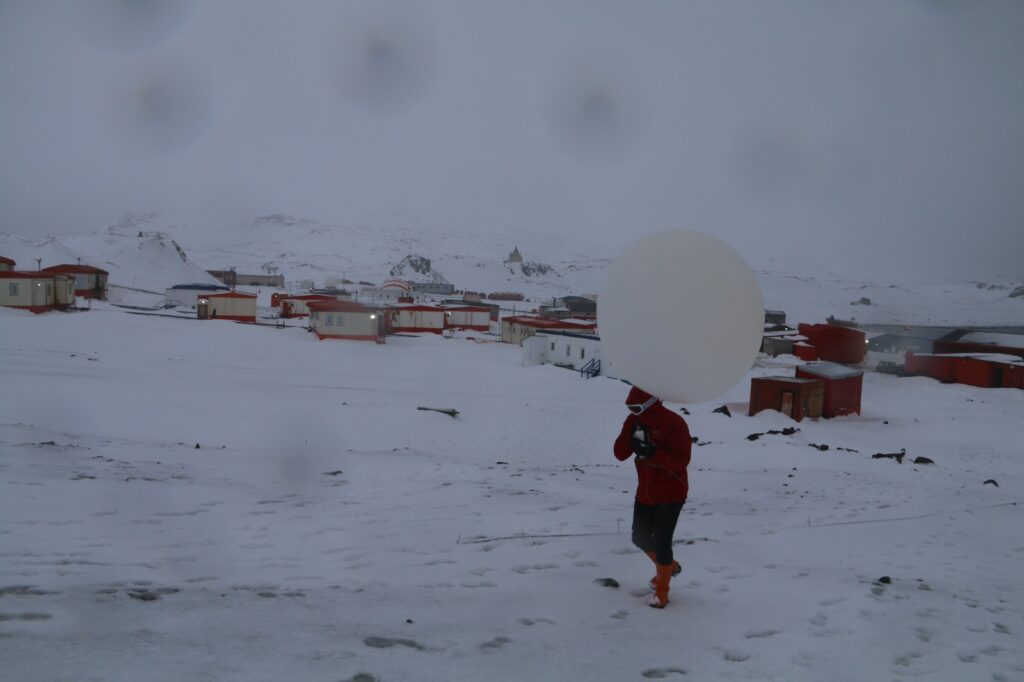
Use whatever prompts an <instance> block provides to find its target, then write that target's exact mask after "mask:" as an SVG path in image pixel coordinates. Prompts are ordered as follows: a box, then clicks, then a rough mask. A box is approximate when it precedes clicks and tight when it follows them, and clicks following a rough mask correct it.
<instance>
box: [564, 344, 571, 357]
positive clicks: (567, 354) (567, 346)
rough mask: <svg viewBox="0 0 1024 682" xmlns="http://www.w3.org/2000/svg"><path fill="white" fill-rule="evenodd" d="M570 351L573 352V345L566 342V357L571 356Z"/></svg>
mask: <svg viewBox="0 0 1024 682" xmlns="http://www.w3.org/2000/svg"><path fill="white" fill-rule="evenodd" d="M570 353H572V346H570V345H569V344H565V357H569V354H570Z"/></svg>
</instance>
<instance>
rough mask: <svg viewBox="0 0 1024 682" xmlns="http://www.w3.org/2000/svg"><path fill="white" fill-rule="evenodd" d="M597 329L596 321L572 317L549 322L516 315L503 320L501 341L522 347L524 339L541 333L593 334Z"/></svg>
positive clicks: (539, 318) (533, 317)
mask: <svg viewBox="0 0 1024 682" xmlns="http://www.w3.org/2000/svg"><path fill="white" fill-rule="evenodd" d="M596 329H597V322H596V321H595V320H580V319H576V318H571V317H570V318H565V319H562V320H547V319H544V318H542V317H535V316H533V315H516V316H513V317H506V318H503V319H502V320H501V340H502V341H504V342H505V343H514V344H516V345H519V346H521V345H523V340H524V339H527V338H529V337H531V336H533V335H534V334H536V333H537V332H539V331H547V330H550V331H565V332H583V333H587V332H591V333H593V332H594V331H595V330H596Z"/></svg>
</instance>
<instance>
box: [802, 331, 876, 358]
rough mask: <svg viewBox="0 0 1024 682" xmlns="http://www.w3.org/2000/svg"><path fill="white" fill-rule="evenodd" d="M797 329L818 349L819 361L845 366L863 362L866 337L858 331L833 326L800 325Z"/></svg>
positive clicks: (866, 346)
mask: <svg viewBox="0 0 1024 682" xmlns="http://www.w3.org/2000/svg"><path fill="white" fill-rule="evenodd" d="M798 327H799V330H800V333H801V334H803V335H804V336H806V337H807V338H808V339H810V341H811V344H813V345H814V347H815V348H817V349H818V357H819V358H820V359H822V360H825V361H828V362H838V363H842V364H845V365H856V364H857V363H859V362H863V361H864V356H865V355H866V354H867V350H868V344H867V337H866V336H865V335H864V332H862V331H860V330H859V329H850V328H849V327H840V326H838V325H834V324H803V323H801V324H800V325H798Z"/></svg>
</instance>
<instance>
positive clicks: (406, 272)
mask: <svg viewBox="0 0 1024 682" xmlns="http://www.w3.org/2000/svg"><path fill="white" fill-rule="evenodd" d="M140 234H141V236H139V235H140ZM515 248H518V250H519V252H520V253H521V254H522V257H523V260H522V262H510V261H509V260H508V259H509V256H510V254H511V252H512V250H513V249H515ZM620 250H621V246H617V245H613V244H606V243H600V242H596V241H592V242H585V243H579V242H570V241H567V240H564V239H561V238H559V237H558V236H556V235H538V234H530V233H523V232H518V231H516V232H509V233H505V234H496V233H492V232H486V231H482V232H480V233H477V234H468V233H456V232H450V231H446V230H444V229H433V228H428V227H425V226H423V225H419V224H417V223H416V222H415V221H411V220H409V219H407V218H403V219H395V218H393V217H391V218H380V219H378V221H377V222H364V223H360V224H340V223H329V222H323V221H318V220H313V219H308V218H295V217H290V216H285V215H265V216H261V217H258V218H254V219H252V220H247V221H243V222H241V223H237V224H227V223H224V222H216V221H188V220H182V219H177V218H173V217H169V216H161V215H152V214H128V215H126V216H125V217H124V219H123V220H121V221H120V222H119V223H118V224H117V225H114V226H112V227H109V228H106V229H103V230H100V231H98V232H96V233H94V234H91V235H85V236H74V237H54V238H50V239H48V240H41V241H33V240H26V239H23V238H20V237H17V236H15V235H11V234H3V233H0V255H5V256H8V257H13V258H15V259H16V260H18V261H19V266H20V267H32V264H33V263H34V259H35V258H42V259H43V261H44V264H52V263H54V262H62V261H70V262H74V260H73V259H74V258H76V257H79V256H80V257H82V261H83V262H89V263H92V264H95V265H99V266H100V267H103V268H105V269H107V270H110V272H111V278H110V279H111V282H112V283H113V284H115V285H118V286H121V287H131V288H141V289H150V290H154V291H163V290H164V289H165V288H166V287H168V286H171V285H174V284H180V283H183V282H205V281H212V280H211V279H210V278H209V276H208V275H206V274H205V272H204V271H205V270H214V269H227V268H231V267H233V268H236V269H237V270H238V271H239V272H250V273H260V272H269V271H273V272H277V273H281V274H283V275H284V276H285V278H286V281H287V282H288V284H289V286H290V287H292V288H296V287H298V285H299V283H300V282H302V281H313V282H314V283H315V284H317V285H323V284H324V283H325V282H327V281H328V280H330V281H340V280H345V279H348V280H351V281H354V282H359V281H369V282H374V283H380V282H381V281H383V280H384V279H386V278H388V277H391V276H401V277H406V278H409V279H414V280H417V281H433V282H449V283H451V284H453V285H454V286H455V287H456V288H457V289H460V290H462V289H464V290H470V291H482V292H496V291H516V292H520V293H522V294H524V295H525V296H526V298H527V299H529V300H531V301H534V302H536V301H541V300H547V299H549V298H552V297H555V296H562V295H566V294H577V295H584V294H593V293H599V292H600V290H601V288H602V286H603V284H604V276H605V272H606V270H607V268H608V265H609V264H610V263H611V261H612V260H613V259H614V257H615V256H616V255H617V254H618V253H619V252H620ZM185 253H187V254H188V257H187V258H186V257H185V256H184V254H185ZM752 265H753V266H754V268H755V271H756V272H757V277H758V281H759V282H760V284H761V288H762V290H763V292H764V298H765V304H766V306H767V307H768V308H771V309H780V310H784V311H786V312H787V314H788V319H789V320H790V321H791V322H799V321H822V320H823V319H824V318H825V317H827V316H834V317H837V318H840V319H851V318H853V319H856V320H857V321H858V322H860V323H863V324H879V325H887V324H901V325H930V326H1006V325H1010V326H1020V325H1024V295H1020V294H1021V292H1022V285H1024V282H1021V281H1000V282H990V283H976V282H966V283H964V282H961V283H940V284H936V283H929V284H906V283H899V284H895V283H892V282H886V281H868V280H856V279H851V278H850V277H843V276H839V275H836V274H834V273H831V272H829V271H828V268H827V264H821V263H817V264H807V263H799V262H795V263H783V262H779V261H768V262H764V263H760V262H757V261H756V260H755V261H753V262H752ZM1015 293H1017V294H1018V295H1016V296H1014V295H1013V294H1015Z"/></svg>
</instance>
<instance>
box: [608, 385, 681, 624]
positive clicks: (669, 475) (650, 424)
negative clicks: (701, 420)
mask: <svg viewBox="0 0 1024 682" xmlns="http://www.w3.org/2000/svg"><path fill="white" fill-rule="evenodd" d="M626 407H627V408H629V412H630V413H629V415H627V416H626V420H625V421H624V422H623V423H622V431H621V432H620V433H619V437H618V438H616V439H615V446H614V448H613V451H614V453H615V457H616V458H617V459H618V460H619V461H625V460H627V459H629V457H630V456H631V455H634V454H635V455H636V459H635V463H636V474H637V479H638V482H637V488H636V500H635V502H634V503H633V544H634V545H636V546H637V547H639V548H640V549H641V550H643V551H644V553H646V554H647V556H648V557H650V558H651V560H652V561H653V562H654V564H655V566H656V567H657V575H655V577H654V578H653V579H652V580H651V587H653V588H654V594H653V595H652V596H651V599H650V602H649V603H650V605H651V606H653V607H654V608H658V609H661V608H665V605H666V604H668V591H669V582H670V581H671V580H672V576H674V575H678V574H679V573H680V572H681V571H682V567H681V566H680V565H679V562H678V561H676V560H675V557H674V556H673V554H672V535H673V533H675V530H676V522H677V521H678V520H679V512H680V511H682V509H683V504H684V503H685V502H686V495H687V493H689V489H690V486H689V483H688V481H687V477H686V467H687V465H689V463H690V446H691V442H690V429H689V427H688V426H687V425H686V420H684V419H683V418H682V417H680V416H679V415H678V414H676V413H675V412H672V411H671V410H669V409H668V408H667V407H665V406H664V405H662V404H661V400H660V399H658V398H655V397H654V396H652V395H651V394H650V393H647V392H646V391H644V390H642V389H640V388H638V387H636V386H634V387H633V388H632V389H630V391H629V395H628V396H627V397H626Z"/></svg>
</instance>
